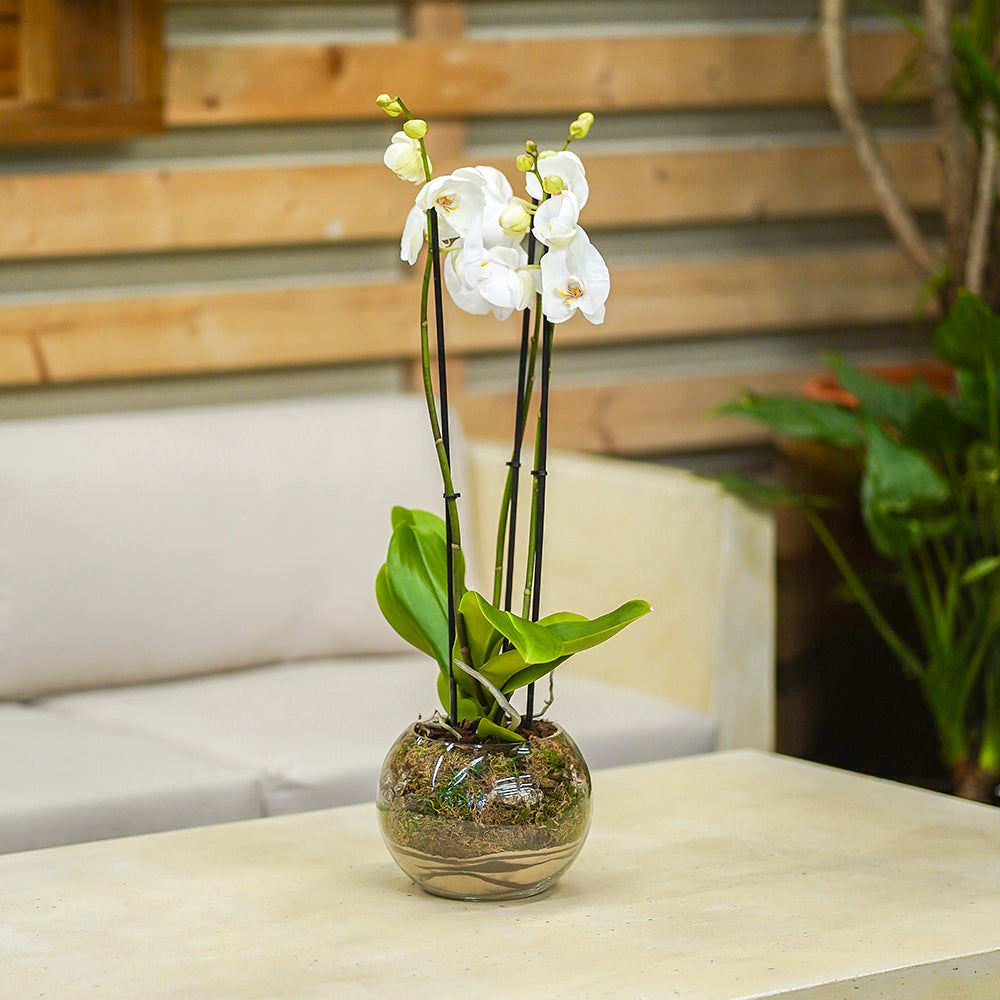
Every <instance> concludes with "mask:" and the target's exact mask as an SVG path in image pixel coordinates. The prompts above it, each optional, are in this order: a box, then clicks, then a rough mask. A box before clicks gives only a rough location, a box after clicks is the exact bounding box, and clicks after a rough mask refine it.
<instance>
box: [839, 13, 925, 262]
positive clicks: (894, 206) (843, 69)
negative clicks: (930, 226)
mask: <svg viewBox="0 0 1000 1000" xmlns="http://www.w3.org/2000/svg"><path fill="white" fill-rule="evenodd" d="M819 31H820V41H821V43H822V46H823V57H824V64H825V71H826V91H827V100H829V102H830V106H831V107H832V108H833V110H834V112H835V114H836V115H837V119H838V120H839V122H840V124H841V127H842V128H843V129H844V131H845V132H846V133H847V135H848V137H849V138H850V140H851V142H852V144H853V146H854V152H855V155H856V156H857V158H858V161H859V162H860V164H861V167H862V169H863V170H864V172H865V174H866V175H867V176H868V180H869V182H870V183H871V185H872V188H873V190H874V192H875V200H876V202H877V204H878V207H879V210H880V211H881V213H882V216H883V217H884V218H885V221H886V222H887V223H888V225H889V229H890V230H891V232H892V234H893V236H894V237H895V239H896V242H897V243H898V244H899V247H900V249H901V250H902V251H903V253H904V254H905V256H906V257H907V259H908V260H909V261H910V263H912V264H913V265H914V267H915V268H916V269H917V270H918V271H919V272H920V274H921V276H922V277H924V278H930V277H931V276H932V275H934V274H936V273H937V272H938V270H939V269H940V266H941V263H942V262H941V261H939V260H938V259H937V257H936V255H935V254H934V253H933V252H932V251H931V248H930V246H929V245H928V243H927V241H926V240H925V239H924V236H923V234H922V233H921V232H920V228H919V227H918V225H917V220H916V217H915V216H914V214H913V212H912V211H911V209H910V207H909V205H907V204H906V202H905V201H904V200H903V197H902V195H901V194H900V193H899V189H898V188H897V186H896V183H895V181H894V179H893V177H892V174H891V173H890V171H889V168H888V166H887V165H886V163H885V160H884V159H883V158H882V154H881V153H880V151H879V149H878V146H877V145H876V143H875V138H874V136H873V134H872V131H871V129H870V128H869V127H868V124H867V122H866V121H865V120H864V118H863V116H862V114H861V109H860V106H859V104H858V99H857V95H856V94H855V93H854V89H853V87H852V86H851V82H850V75H849V72H848V68H847V3H846V0H820V28H819Z"/></svg>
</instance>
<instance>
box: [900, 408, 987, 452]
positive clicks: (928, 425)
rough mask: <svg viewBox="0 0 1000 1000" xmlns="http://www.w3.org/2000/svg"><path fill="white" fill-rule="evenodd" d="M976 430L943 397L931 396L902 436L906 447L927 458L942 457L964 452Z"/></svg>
mask: <svg viewBox="0 0 1000 1000" xmlns="http://www.w3.org/2000/svg"><path fill="white" fill-rule="evenodd" d="M975 436H976V429H975V428H974V427H972V426H971V425H970V424H969V423H968V422H967V421H965V420H963V419H962V417H961V416H960V415H959V413H958V411H957V409H956V406H955V404H954V403H952V401H951V400H948V399H945V397H944V396H938V395H934V394H931V395H928V396H927V397H925V398H924V399H923V400H922V401H921V403H920V405H919V406H918V407H917V408H916V410H915V411H914V412H913V414H912V415H911V417H910V419H909V421H908V422H907V424H906V430H905V431H904V433H903V438H902V440H903V444H905V445H907V446H908V447H910V448H915V449H916V450H917V451H922V452H924V453H925V454H932V455H943V454H948V453H956V452H960V451H962V450H963V449H965V448H966V447H967V446H968V445H969V444H970V443H971V441H972V440H973V438H975Z"/></svg>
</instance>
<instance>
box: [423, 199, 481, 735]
mask: <svg viewBox="0 0 1000 1000" xmlns="http://www.w3.org/2000/svg"><path fill="white" fill-rule="evenodd" d="M427 235H428V241H429V251H428V254H427V262H426V264H425V266H424V278H423V283H422V285H421V293H420V368H421V374H422V376H423V385H424V398H425V400H426V401H427V412H428V416H429V417H430V422H431V432H432V433H433V436H434V446H435V448H436V450H437V456H438V465H439V466H440V469H441V481H442V484H443V486H444V500H445V517H444V521H445V544H446V546H447V567H448V570H447V572H448V584H447V586H448V653H449V656H448V701H449V706H448V722H449V723H450V724H451V725H452V726H456V725H458V718H457V716H458V683H457V681H456V678H455V667H454V663H453V658H454V657H453V652H452V651H453V649H454V646H455V640H456V638H457V639H458V644H459V650H460V652H461V656H462V659H463V661H464V662H466V663H468V662H469V660H470V656H469V648H468V639H467V637H466V635H465V629H464V627H463V625H462V622H461V621H460V620H459V617H458V614H457V603H458V602H457V594H456V579H455V575H456V574H455V565H456V563H457V561H458V560H459V559H460V558H461V553H462V533H461V527H460V524H459V519H458V505H457V500H458V493H456V492H455V485H454V483H453V481H452V476H451V453H450V451H451V450H450V435H449V429H448V395H447V365H446V355H445V340H444V313H443V310H442V301H441V250H440V246H439V244H438V225H437V213H436V212H435V211H434V209H429V210H428V212H427ZM432 278H433V285H434V305H435V313H436V332H437V353H438V378H439V380H440V387H439V388H440V392H441V419H440V420H439V419H438V409H437V403H436V401H435V399H434V385H433V382H432V380H431V365H430V333H429V328H428V299H429V292H430V285H431V280H432Z"/></svg>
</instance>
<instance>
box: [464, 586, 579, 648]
mask: <svg viewBox="0 0 1000 1000" xmlns="http://www.w3.org/2000/svg"><path fill="white" fill-rule="evenodd" d="M469 594H470V595H472V597H473V598H474V600H475V601H476V603H477V604H478V606H479V611H480V613H481V614H482V616H483V617H484V618H485V619H486V621H488V622H489V623H490V624H491V625H492V626H493V628H495V629H496V630H497V632H499V633H500V634H501V635H502V636H503V637H504V638H505V639H506V640H507V641H508V642H509V643H510V644H511V645H512V646H513V647H514V648H515V649H516V650H517V651H518V653H520V654H521V656H522V657H523V658H524V661H525V663H549V662H550V661H552V660H555V659H557V658H558V657H559V656H561V655H562V652H563V646H562V642H561V641H560V640H559V639H558V638H557V637H556V636H555V635H553V634H552V633H551V632H550V631H549V630H548V629H547V628H545V626H544V625H541V624H539V623H538V622H532V621H528V619H527V618H522V617H520V615H515V614H514V613H513V612H512V611H501V610H500V609H499V608H495V607H493V605H492V604H490V602H489V601H487V600H486V598H485V597H483V596H482V595H481V594H477V593H476V592H475V591H474V590H470V591H469ZM463 600H464V599H463Z"/></svg>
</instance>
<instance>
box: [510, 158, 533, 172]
mask: <svg viewBox="0 0 1000 1000" xmlns="http://www.w3.org/2000/svg"><path fill="white" fill-rule="evenodd" d="M514 165H515V166H516V167H517V169H518V170H520V171H521V173H522V174H526V173H527V172H528V171H529V170H534V169H535V158H534V157H533V156H529V155H528V154H527V153H521V155H520V156H518V158H517V159H516V160H515V161H514Z"/></svg>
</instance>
